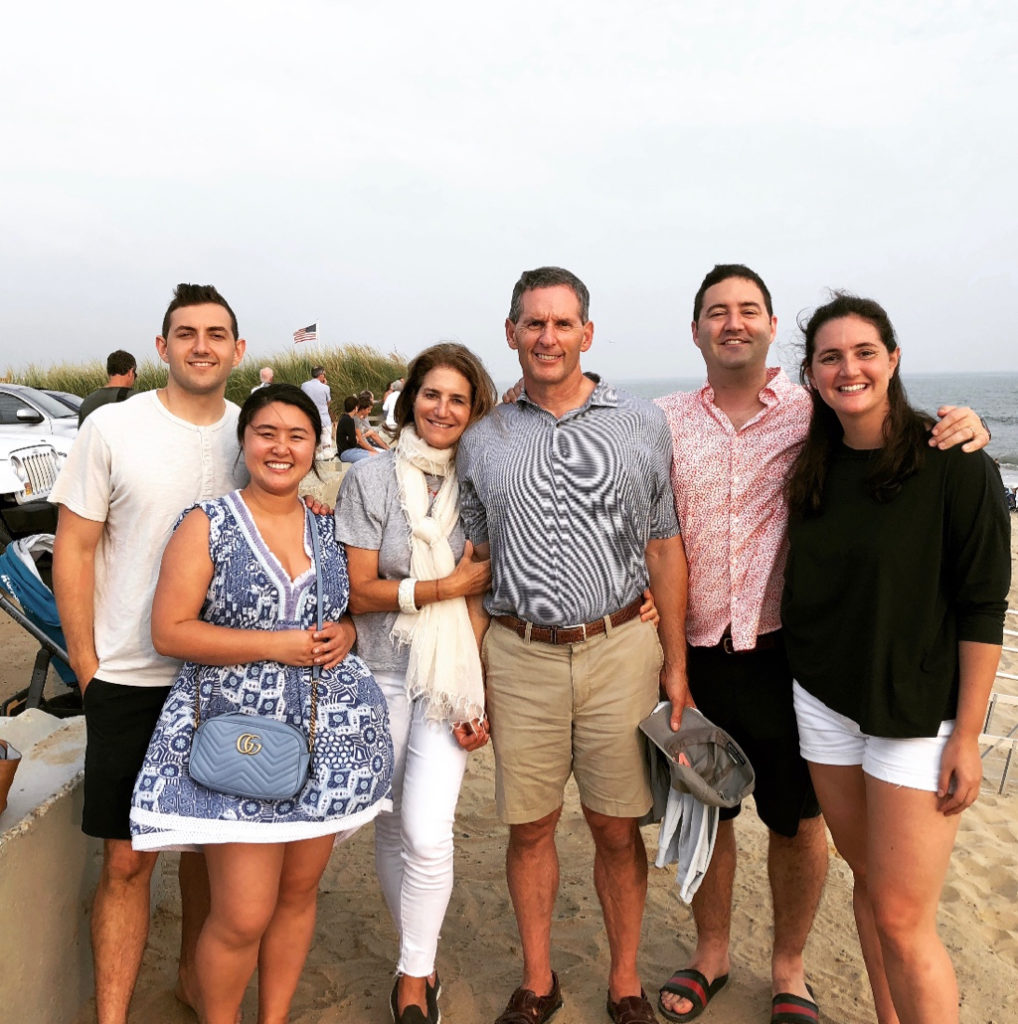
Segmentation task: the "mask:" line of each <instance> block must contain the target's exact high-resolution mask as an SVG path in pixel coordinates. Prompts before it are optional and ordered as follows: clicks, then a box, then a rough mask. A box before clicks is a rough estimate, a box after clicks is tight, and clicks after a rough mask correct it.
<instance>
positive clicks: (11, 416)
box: [0, 384, 78, 455]
mask: <svg viewBox="0 0 1018 1024" xmlns="http://www.w3.org/2000/svg"><path fill="white" fill-rule="evenodd" d="M0 433H2V434H4V435H7V436H16V437H22V438H24V441H25V443H26V444H30V443H31V442H32V441H34V440H47V441H50V443H51V444H52V445H53V447H54V448H56V449H57V451H60V452H63V453H64V454H65V455H66V454H67V451H68V449H69V448H70V444H71V441H73V440H74V437H75V435H76V434H77V433H78V415H77V413H76V412H74V410H73V409H70V408H68V406H66V405H64V403H63V402H59V401H57V399H55V398H53V397H52V396H50V395H47V394H46V392H44V391H39V390H38V389H36V388H30V387H26V386H25V385H24V384H0Z"/></svg>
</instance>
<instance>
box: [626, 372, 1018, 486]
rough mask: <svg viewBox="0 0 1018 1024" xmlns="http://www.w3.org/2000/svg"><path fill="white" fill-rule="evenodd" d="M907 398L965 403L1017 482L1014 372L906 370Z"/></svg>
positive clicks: (637, 388)
mask: <svg viewBox="0 0 1018 1024" xmlns="http://www.w3.org/2000/svg"><path fill="white" fill-rule="evenodd" d="M703 382H704V378H703V377H656V378H646V377H645V378H639V379H633V380H621V379H617V378H613V380H612V383H613V384H617V385H618V386H619V387H621V388H624V389H625V390H627V391H631V392H632V393H633V394H636V395H642V396H643V397H644V398H658V397H659V396H660V395H667V394H670V393H671V392H673V391H693V390H695V389H696V388H699V387H701V386H702V384H703ZM902 383H904V385H905V391H906V392H907V393H908V399H909V402H911V403H912V405H914V406H915V407H916V408H917V409H922V410H924V411H925V412H928V413H930V414H931V415H935V414H936V410H937V407H938V406H941V405H968V406H971V407H972V408H973V409H975V410H976V412H977V413H979V415H980V416H982V417H983V419H984V420H986V424H987V426H988V427H989V428H990V434H991V435H992V438H991V440H990V443H989V445H988V446H987V449H986V450H987V452H988V453H989V454H990V455H991V456H992V457H993V458H995V459H996V460H997V462H998V463H999V465H1000V472H1001V476H1002V477H1003V479H1004V483H1006V484H1007V485H1008V486H1009V487H1016V486H1018V373H912V374H908V373H906V374H904V375H903V376H902Z"/></svg>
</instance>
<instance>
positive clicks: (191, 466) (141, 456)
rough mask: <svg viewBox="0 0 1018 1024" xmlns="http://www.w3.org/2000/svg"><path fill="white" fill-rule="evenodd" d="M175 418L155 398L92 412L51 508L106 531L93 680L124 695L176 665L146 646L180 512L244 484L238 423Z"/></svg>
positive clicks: (234, 410) (98, 568)
mask: <svg viewBox="0 0 1018 1024" xmlns="http://www.w3.org/2000/svg"><path fill="white" fill-rule="evenodd" d="M239 413H240V409H239V408H238V407H237V406H236V405H234V404H233V403H232V402H227V403H226V412H225V413H224V415H223V418H222V419H221V420H219V422H218V423H213V424H211V425H210V426H204V427H199V426H195V425H194V424H193V423H188V422H187V421H186V420H182V419H180V418H179V417H177V416H174V415H173V414H172V413H170V412H169V410H168V409H166V407H165V406H164V405H163V404H162V402H161V401H160V400H159V396H158V394H157V393H156V392H155V391H146V392H143V393H142V394H140V395H135V396H134V397H132V398H129V399H127V401H125V402H121V403H119V404H117V405H104V406H102V407H101V408H99V409H96V411H95V412H94V413H92V415H91V416H89V417H88V419H86V420H85V422H84V423H83V424H82V427H81V430H80V431H79V432H78V436H77V438H76V439H75V441H74V444H73V446H72V448H71V452H70V455H68V457H67V462H66V464H65V465H64V468H63V469H62V470H61V471H60V475H59V476H58V477H57V481H56V483H55V484H54V486H53V490H52V491H51V493H50V501H52V502H54V503H58V504H61V505H66V506H67V508H69V509H70V510H71V511H72V512H74V513H76V514H77V515H79V516H81V517H82V518H84V519H90V520H92V521H93V522H97V523H104V524H105V528H104V529H103V532H102V536H101V537H100V539H99V545H98V547H97V549H96V556H95V558H96V561H95V627H94V632H95V650H96V654H97V655H98V657H99V669H98V671H97V672H96V675H97V676H98V677H99V678H100V679H103V680H105V681H106V682H108V683H118V684H121V685H124V686H169V685H170V684H171V683H172V682H173V679H174V677H175V676H176V674H177V670H178V668H179V667H180V662H179V661H177V660H176V659H175V658H166V657H163V655H161V654H157V653H156V650H155V648H154V647H153V646H152V596H153V594H154V593H155V586H156V580H157V578H158V576H159V563H160V560H161V559H162V555H163V549H164V548H165V547H166V543H167V541H168V540H169V539H170V534H171V533H172V532H173V526H174V524H175V523H176V521H177V518H178V516H179V515H180V513H181V512H183V511H184V509H186V508H189V507H190V506H191V505H193V504H194V503H195V502H197V501H201V500H202V499H205V498H218V497H220V496H221V495H223V494H226V493H227V492H229V491H232V490H233V489H234V488H236V487H240V486H243V485H244V484H245V483H246V482H247V469H246V468H245V466H244V462H243V459H240V458H238V455H239V449H238V446H237V416H238V415H239Z"/></svg>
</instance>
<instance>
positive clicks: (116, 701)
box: [81, 679, 170, 839]
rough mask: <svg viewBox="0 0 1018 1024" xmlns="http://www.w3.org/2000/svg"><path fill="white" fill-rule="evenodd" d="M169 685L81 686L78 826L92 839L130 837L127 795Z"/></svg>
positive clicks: (94, 683) (96, 682)
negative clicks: (82, 787)
mask: <svg viewBox="0 0 1018 1024" xmlns="http://www.w3.org/2000/svg"><path fill="white" fill-rule="evenodd" d="M169 692H170V688H169V687H168V686H120V685H119V684H116V683H107V682H105V681H104V680H102V679H93V680H92V682H90V683H89V684H88V686H86V687H85V696H84V698H83V704H84V707H85V731H86V736H87V740H86V744H85V800H84V809H83V810H82V814H81V830H82V832H84V833H85V835H89V836H95V837H96V838H97V839H130V838H131V824H130V814H131V794H132V793H133V792H134V781H135V779H137V777H138V772H139V771H140V770H141V766H142V762H143V761H144V760H145V752H146V751H147V750H148V742H149V740H150V739H151V738H152V732H153V730H154V729H155V727H156V722H157V721H158V720H159V712H160V711H162V709H163V702H164V701H165V700H166V695H167V694H168V693H169Z"/></svg>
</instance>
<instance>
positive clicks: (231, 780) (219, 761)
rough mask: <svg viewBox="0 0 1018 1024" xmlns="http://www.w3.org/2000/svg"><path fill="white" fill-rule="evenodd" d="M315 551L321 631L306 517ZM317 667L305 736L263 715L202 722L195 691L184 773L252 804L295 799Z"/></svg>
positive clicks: (306, 756) (303, 769)
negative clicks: (192, 734) (313, 564)
mask: <svg viewBox="0 0 1018 1024" xmlns="http://www.w3.org/2000/svg"><path fill="white" fill-rule="evenodd" d="M307 517H308V520H309V525H310V528H311V543H312V545H313V547H314V558H315V579H316V582H317V587H318V628H319V629H321V628H322V603H323V602H322V568H321V561H322V551H321V541H320V540H319V538H318V526H317V524H316V523H315V522H314V520H313V519H312V517H311V512H310V511H308V512H307ZM319 673H320V667H319V666H318V665H315V666H314V668H313V669H312V673H311V675H312V683H311V722H310V725H309V731H308V735H306V736H305V734H304V730H303V729H299V728H298V727H297V726H295V725H290V724H289V723H288V722H280V721H279V720H278V719H275V718H268V717H265V716H263V715H256V714H246V713H245V712H243V711H231V712H229V713H228V714H225V715H216V717H215V718H209V719H206V721H204V722H202V721H201V712H200V710H199V705H198V692H197V689H196V690H195V695H194V723H195V732H194V738H193V739H192V741H191V759H190V762H189V764H188V772H189V773H190V775H191V778H192V779H194V781H195V782H198V783H200V784H201V785H203V786H205V787H206V788H207V789H214V790H216V791H217V792H219V793H229V794H230V795H232V796H241V797H251V798H254V799H256V800H284V799H288V798H290V797H293V796H296V795H297V794H298V793H299V792H300V791H301V789H303V788H304V783H305V782H306V781H307V777H308V770H309V768H310V766H311V758H312V757H313V755H314V748H315V724H316V721H317V718H318V687H317V686H316V685H315V684H316V683H317V681H318V676H319Z"/></svg>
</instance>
